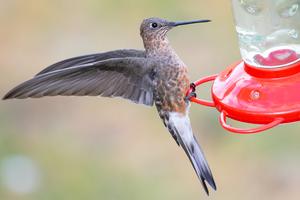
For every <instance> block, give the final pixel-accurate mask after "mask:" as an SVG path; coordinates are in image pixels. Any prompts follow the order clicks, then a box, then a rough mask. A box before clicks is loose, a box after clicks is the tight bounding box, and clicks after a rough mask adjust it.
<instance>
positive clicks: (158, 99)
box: [3, 18, 216, 194]
mask: <svg viewBox="0 0 300 200" xmlns="http://www.w3.org/2000/svg"><path fill="white" fill-rule="evenodd" d="M207 21H208V20H198V21H191V22H169V21H167V20H164V19H159V18H149V19H145V20H144V21H143V23H142V24H141V28H140V30H141V37H142V38H143V42H144V47H145V51H141V50H132V49H127V50H126V49H123V50H116V51H110V52H106V53H100V54H92V55H86V56H80V57H75V58H71V59H67V60H64V61H61V62H58V63H56V64H53V65H51V66H49V67H47V68H46V69H44V70H42V71H41V72H40V73H38V74H37V75H36V76H35V77H33V78H32V79H30V80H28V81H26V82H24V83H22V84H20V85H18V86H17V87H15V88H14V89H12V90H11V91H10V92H8V93H7V94H6V95H5V96H4V98H3V99H12V98H18V99H24V98H39V97H43V96H57V95H63V96H71V95H74V96H104V97H122V98H125V99H129V100H131V101H133V102H135V103H140V104H145V105H148V106H152V105H153V104H155V105H156V108H157V110H158V113H159V116H160V117H161V119H162V120H163V122H164V124H165V126H166V127H167V128H168V130H169V132H170V133H171V135H172V136H173V138H174V139H175V141H176V142H177V144H178V145H180V146H181V147H182V148H183V149H184V151H185V153H186V154H187V156H188V158H189V160H190V161H191V163H192V166H193V168H194V170H195V172H196V174H197V176H198V178H199V180H200V181H201V183H202V185H203V187H204V189H205V191H206V192H207V194H208V188H207V186H206V183H208V184H209V185H210V186H211V187H212V188H213V189H216V185H215V182H214V179H213V176H212V174H211V171H210V169H209V166H208V163H207V161H206V159H205V157H204V154H203V152H202V150H201V148H200V146H199V144H198V142H197V140H196V138H195V136H194V135H193V132H192V128H191V124H190V120H189V117H188V108H189V102H188V101H187V100H186V98H185V94H186V91H187V90H188V89H189V79H188V75H187V68H186V66H185V64H184V63H183V62H182V61H181V60H180V58H179V57H178V56H177V54H176V53H175V51H174V50H173V49H172V47H171V46H170V44H169V41H168V39H167V37H166V33H167V32H168V31H169V30H170V29H171V28H173V27H175V26H179V25H185V24H191V23H200V22H207Z"/></svg>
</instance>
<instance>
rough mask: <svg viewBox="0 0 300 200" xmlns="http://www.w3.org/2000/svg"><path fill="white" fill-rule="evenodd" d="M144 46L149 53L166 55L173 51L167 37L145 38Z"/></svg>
mask: <svg viewBox="0 0 300 200" xmlns="http://www.w3.org/2000/svg"><path fill="white" fill-rule="evenodd" d="M144 47H145V49H146V53H147V55H165V54H170V52H173V49H172V47H171V45H170V43H169V41H168V39H167V37H164V38H160V39H156V38H155V39H152V40H145V41H144Z"/></svg>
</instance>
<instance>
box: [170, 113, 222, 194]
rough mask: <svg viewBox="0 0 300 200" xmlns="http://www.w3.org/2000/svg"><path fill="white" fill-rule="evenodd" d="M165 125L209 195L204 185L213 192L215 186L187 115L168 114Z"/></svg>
mask: <svg viewBox="0 0 300 200" xmlns="http://www.w3.org/2000/svg"><path fill="white" fill-rule="evenodd" d="M165 119H168V120H165V123H166V126H167V128H168V129H169V131H170V132H171V134H172V135H173V134H174V135H175V136H176V137H175V139H176V140H177V141H176V142H177V143H178V144H179V145H180V146H181V147H182V148H183V150H184V151H185V153H186V155H187V156H188V158H189V160H190V161H191V163H192V166H193V168H194V170H195V172H196V174H197V176H198V178H199V180H200V181H201V184H202V186H203V188H204V190H205V192H206V193H207V195H208V194H209V191H208V188H207V185H206V183H208V184H209V185H210V186H211V187H212V188H213V189H214V190H216V188H217V187H216V184H215V181H214V178H213V175H212V173H211V171H210V168H209V166H208V163H207V161H206V159H205V156H204V153H203V152H202V149H201V147H200V145H199V143H198V142H197V140H196V138H195V136H194V135H193V131H192V128H191V124H190V120H189V117H188V115H187V114H185V115H184V114H182V113H176V112H171V113H168V117H166V118H165Z"/></svg>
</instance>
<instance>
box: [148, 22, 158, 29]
mask: <svg viewBox="0 0 300 200" xmlns="http://www.w3.org/2000/svg"><path fill="white" fill-rule="evenodd" d="M150 27H151V28H156V27H158V24H157V23H155V22H153V23H151V24H150Z"/></svg>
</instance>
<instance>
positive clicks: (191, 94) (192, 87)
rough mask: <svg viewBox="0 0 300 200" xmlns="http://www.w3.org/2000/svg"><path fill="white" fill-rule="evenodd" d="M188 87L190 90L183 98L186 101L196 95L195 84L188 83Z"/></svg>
mask: <svg viewBox="0 0 300 200" xmlns="http://www.w3.org/2000/svg"><path fill="white" fill-rule="evenodd" d="M190 89H191V92H190V93H188V94H187V95H186V97H185V100H186V101H189V100H190V99H191V98H192V97H194V98H196V97H197V94H196V92H195V91H196V85H195V83H191V84H190Z"/></svg>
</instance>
